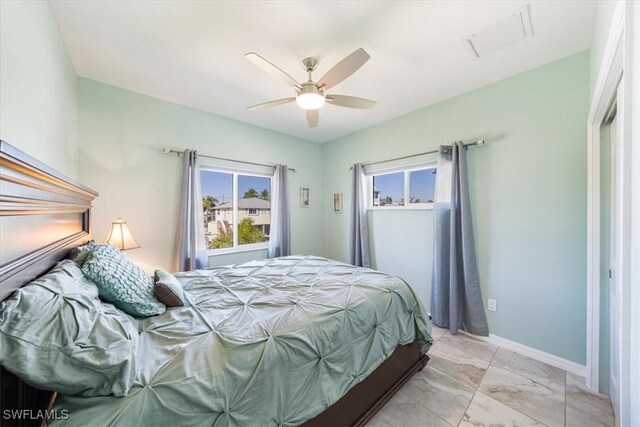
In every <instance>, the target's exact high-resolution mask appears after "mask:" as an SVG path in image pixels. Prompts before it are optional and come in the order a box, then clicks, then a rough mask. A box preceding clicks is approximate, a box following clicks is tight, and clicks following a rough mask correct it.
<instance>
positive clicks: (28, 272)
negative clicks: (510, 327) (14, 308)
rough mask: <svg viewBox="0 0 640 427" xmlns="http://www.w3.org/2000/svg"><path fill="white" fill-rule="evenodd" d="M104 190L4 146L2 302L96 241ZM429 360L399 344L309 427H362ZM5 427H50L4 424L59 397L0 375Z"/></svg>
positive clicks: (0, 153) (0, 419)
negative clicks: (96, 205) (96, 212)
mask: <svg viewBox="0 0 640 427" xmlns="http://www.w3.org/2000/svg"><path fill="white" fill-rule="evenodd" d="M97 195H98V193H96V192H95V191H93V190H91V189H90V188H87V187H85V186H83V185H81V184H79V183H78V182H75V181H73V180H71V179H69V178H67V177H66V176H64V175H63V174H61V173H59V172H57V171H55V170H53V169H52V168H50V167H49V166H47V165H45V164H43V163H41V162H39V161H38V160H36V159H34V158H33V157H30V156H29V155H27V154H25V153H23V152H22V151H20V150H18V149H17V148H15V147H13V146H12V145H10V144H8V143H7V142H5V141H0V218H1V221H0V233H1V234H2V240H1V245H2V246H1V247H0V301H2V300H4V299H6V298H7V297H8V296H10V295H11V294H12V293H13V292H14V291H15V290H16V289H18V288H20V287H21V286H24V285H26V284H28V283H29V282H30V281H32V280H33V279H35V278H37V277H39V276H40V275H42V274H43V273H45V272H46V271H48V270H49V269H50V268H51V267H52V266H53V265H55V263H56V262H58V261H59V260H61V259H63V258H65V257H66V256H67V255H68V253H69V252H70V251H71V249H73V248H74V247H76V246H78V245H81V244H84V243H86V242H87V241H89V240H90V239H91V235H90V230H91V203H92V202H93V200H94V199H95V197H97ZM428 360H429V357H428V356H427V355H422V354H420V351H419V348H418V345H417V344H416V343H415V342H414V343H412V344H409V345H399V346H398V347H396V349H395V351H394V352H393V354H392V355H391V356H390V357H389V358H388V359H387V360H385V361H384V362H383V363H382V364H381V365H380V366H379V367H378V368H377V369H376V370H375V371H374V372H373V373H372V374H371V375H370V376H369V377H367V378H366V379H365V380H364V381H362V382H361V383H359V384H358V385H356V386H354V387H353V388H352V389H351V390H349V392H348V393H347V394H345V395H344V396H343V397H342V398H341V399H340V400H338V401H337V402H336V403H335V404H333V405H332V406H330V407H329V408H327V409H326V410H325V411H324V412H322V413H321V414H319V415H318V416H316V417H315V418H313V419H311V420H308V421H307V422H305V423H304V424H303V425H304V426H309V427H311V426H363V425H365V424H366V423H367V422H368V421H369V420H370V419H371V418H372V417H373V416H374V415H375V414H376V412H378V411H379V410H380V409H381V408H382V406H384V404H385V403H386V402H387V401H388V400H389V399H391V397H392V396H393V395H394V394H395V393H396V392H397V391H398V390H399V389H400V388H401V387H402V386H403V385H404V384H405V383H406V382H407V381H409V379H410V378H411V377H412V376H413V375H414V374H415V373H416V372H418V371H420V370H422V369H423V368H424V367H425V366H426V364H427V361H428ZM0 389H1V394H0V426H31V425H39V424H42V425H46V422H44V423H43V422H42V419H39V420H38V419H32V420H29V419H22V420H8V419H4V416H3V414H4V411H5V410H6V409H12V410H20V409H24V410H31V411H32V414H37V411H43V410H45V409H48V408H49V409H50V408H51V406H52V404H53V402H54V400H55V396H56V393H55V392H51V391H44V390H38V389H35V388H33V387H31V386H29V385H28V384H26V383H24V382H23V381H22V380H20V379H19V378H17V377H16V376H15V375H13V374H12V373H10V372H8V371H6V370H5V369H4V368H2V370H1V376H0Z"/></svg>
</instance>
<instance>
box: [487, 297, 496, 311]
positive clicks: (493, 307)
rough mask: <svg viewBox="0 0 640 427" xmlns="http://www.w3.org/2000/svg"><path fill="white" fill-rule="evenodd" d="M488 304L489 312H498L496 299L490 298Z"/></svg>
mask: <svg viewBox="0 0 640 427" xmlns="http://www.w3.org/2000/svg"><path fill="white" fill-rule="evenodd" d="M487 302H488V304H487V309H488V310H489V311H498V307H497V302H496V300H494V299H491V298H489V299H488V300H487Z"/></svg>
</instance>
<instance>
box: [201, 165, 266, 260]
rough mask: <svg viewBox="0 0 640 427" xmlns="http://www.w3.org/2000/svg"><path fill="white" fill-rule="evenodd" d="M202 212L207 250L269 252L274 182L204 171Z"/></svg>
mask: <svg viewBox="0 0 640 427" xmlns="http://www.w3.org/2000/svg"><path fill="white" fill-rule="evenodd" d="M200 180H201V184H202V208H203V210H204V226H205V238H206V242H207V248H209V249H210V250H213V251H220V252H228V251H233V250H235V249H237V250H242V249H258V248H266V247H267V242H268V241H269V232H270V231H271V178H270V177H268V176H261V175H252V174H247V173H241V172H226V171H218V170H214V169H205V168H203V169H202V170H201V171H200Z"/></svg>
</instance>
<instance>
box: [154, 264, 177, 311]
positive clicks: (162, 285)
mask: <svg viewBox="0 0 640 427" xmlns="http://www.w3.org/2000/svg"><path fill="white" fill-rule="evenodd" d="M153 279H154V280H155V282H156V283H155V285H154V286H153V292H154V294H155V295H156V298H158V300H160V302H163V303H165V304H166V305H167V306H169V307H182V306H183V305H184V292H183V291H182V285H181V284H180V282H179V281H178V279H176V278H175V277H174V276H173V275H172V274H171V273H167V272H166V271H164V270H156V273H155V275H154V277H153Z"/></svg>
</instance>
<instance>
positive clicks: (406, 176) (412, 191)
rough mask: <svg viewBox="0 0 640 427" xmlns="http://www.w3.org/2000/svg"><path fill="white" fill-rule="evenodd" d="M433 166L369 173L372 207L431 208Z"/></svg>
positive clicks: (434, 179)
mask: <svg viewBox="0 0 640 427" xmlns="http://www.w3.org/2000/svg"><path fill="white" fill-rule="evenodd" d="M435 183H436V168H435V166H424V167H421V168H417V169H406V170H402V171H398V172H387V173H381V174H374V175H371V176H370V178H369V187H370V200H371V201H370V203H369V206H371V207H374V208H431V206H432V204H433V197H434V192H435Z"/></svg>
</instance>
